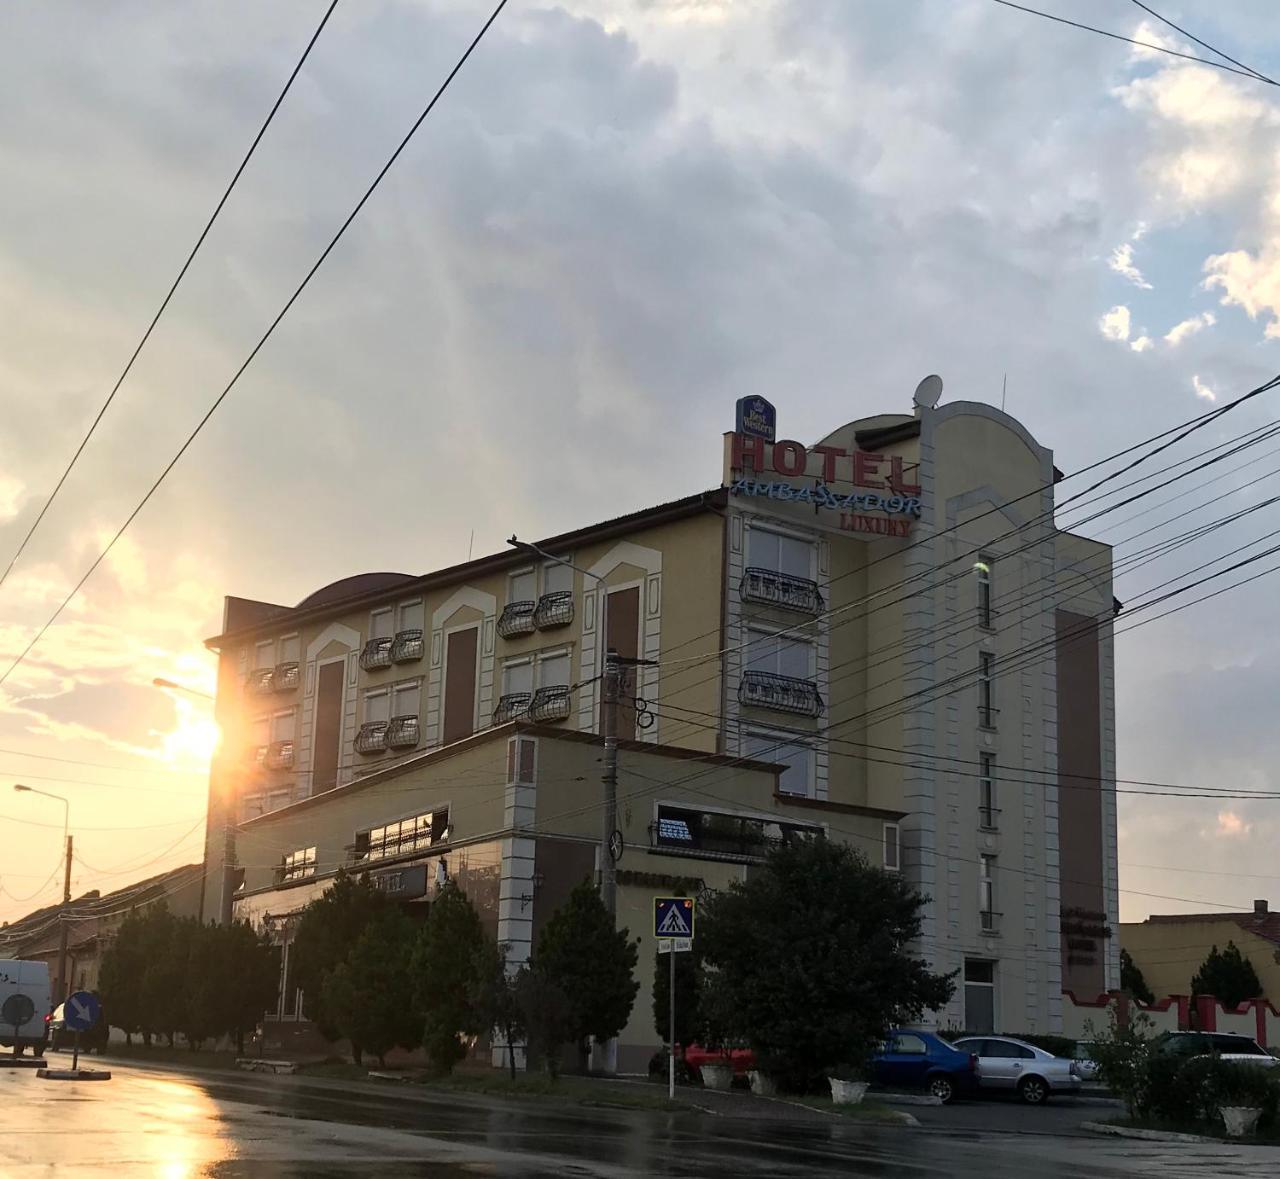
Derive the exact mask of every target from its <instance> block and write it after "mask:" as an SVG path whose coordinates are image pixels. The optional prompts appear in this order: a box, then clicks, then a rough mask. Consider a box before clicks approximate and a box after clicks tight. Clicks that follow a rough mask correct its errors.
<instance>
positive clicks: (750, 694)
mask: <svg viewBox="0 0 1280 1179" xmlns="http://www.w3.org/2000/svg"><path fill="white" fill-rule="evenodd" d="M738 703H739V704H744V705H746V704H750V705H754V706H755V707H756V708H768V709H770V710H772V711H773V712H789V713H793V714H794V715H796V716H811V717H818V716H821V715H822V710H823V708H824V707H826V705H825V704H824V702H823V699H822V696H821V694H820V693H819V692H818V685H817V684H815V683H814V682H813V680H801V679H796V678H795V677H794V676H789V675H775V674H774V673H773V672H771V671H744V672H743V673H742V681H741V682H740V683H739V684H738Z"/></svg>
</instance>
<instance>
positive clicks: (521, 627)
mask: <svg viewBox="0 0 1280 1179" xmlns="http://www.w3.org/2000/svg"><path fill="white" fill-rule="evenodd" d="M537 608H538V604H537V603H536V602H508V603H507V604H506V605H505V606H504V607H503V608H502V613H501V614H500V615H499V616H498V633H499V634H500V635H501V636H502V637H503V638H504V639H514V638H517V637H518V636H520V635H531V634H533V629H534V622H533V612H534V611H535V610H536V609H537Z"/></svg>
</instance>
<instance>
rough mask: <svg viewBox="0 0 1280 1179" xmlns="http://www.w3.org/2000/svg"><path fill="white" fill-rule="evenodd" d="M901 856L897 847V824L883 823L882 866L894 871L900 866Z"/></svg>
mask: <svg viewBox="0 0 1280 1179" xmlns="http://www.w3.org/2000/svg"><path fill="white" fill-rule="evenodd" d="M901 863H902V860H901V856H900V852H899V848H898V824H897V823H886V824H885V825H884V866H885V868H886V869H888V870H889V871H890V872H896V871H897V870H898V868H899V867H901Z"/></svg>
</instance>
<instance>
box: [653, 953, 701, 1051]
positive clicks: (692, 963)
mask: <svg viewBox="0 0 1280 1179" xmlns="http://www.w3.org/2000/svg"><path fill="white" fill-rule="evenodd" d="M701 973H702V963H701V961H700V956H699V954H698V951H697V947H696V945H695V948H694V950H693V951H692V952H690V953H684V954H677V955H676V1043H677V1044H684V1045H688V1044H693V1043H696V1042H697V1041H698V1036H699V1033H700V1030H701V1029H700V1027H699V1022H700V1021H699V1014H698V992H699V990H700V989H701V988H700V976H701ZM670 997H671V963H670V961H669V960H668V957H667V955H666V954H659V953H658V952H657V951H656V950H655V951H654V955H653V1029H654V1031H656V1032H657V1033H658V1038H659V1039H660V1040H662V1041H663V1042H664V1043H666V1042H667V1040H668V1038H669V1036H670V1028H669V1027H668V1025H669V1024H670V1022H671V1007H670Z"/></svg>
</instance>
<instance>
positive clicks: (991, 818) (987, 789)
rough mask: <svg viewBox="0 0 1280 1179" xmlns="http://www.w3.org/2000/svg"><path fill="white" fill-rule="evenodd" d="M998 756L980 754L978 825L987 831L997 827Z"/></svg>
mask: <svg viewBox="0 0 1280 1179" xmlns="http://www.w3.org/2000/svg"><path fill="white" fill-rule="evenodd" d="M999 813H1000V812H999V811H997V810H996V755H995V754H994V753H979V754H978V825H979V826H980V827H983V828H984V829H985V830H987V831H994V830H995V829H996V827H997V823H996V815H998V814H999Z"/></svg>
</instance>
